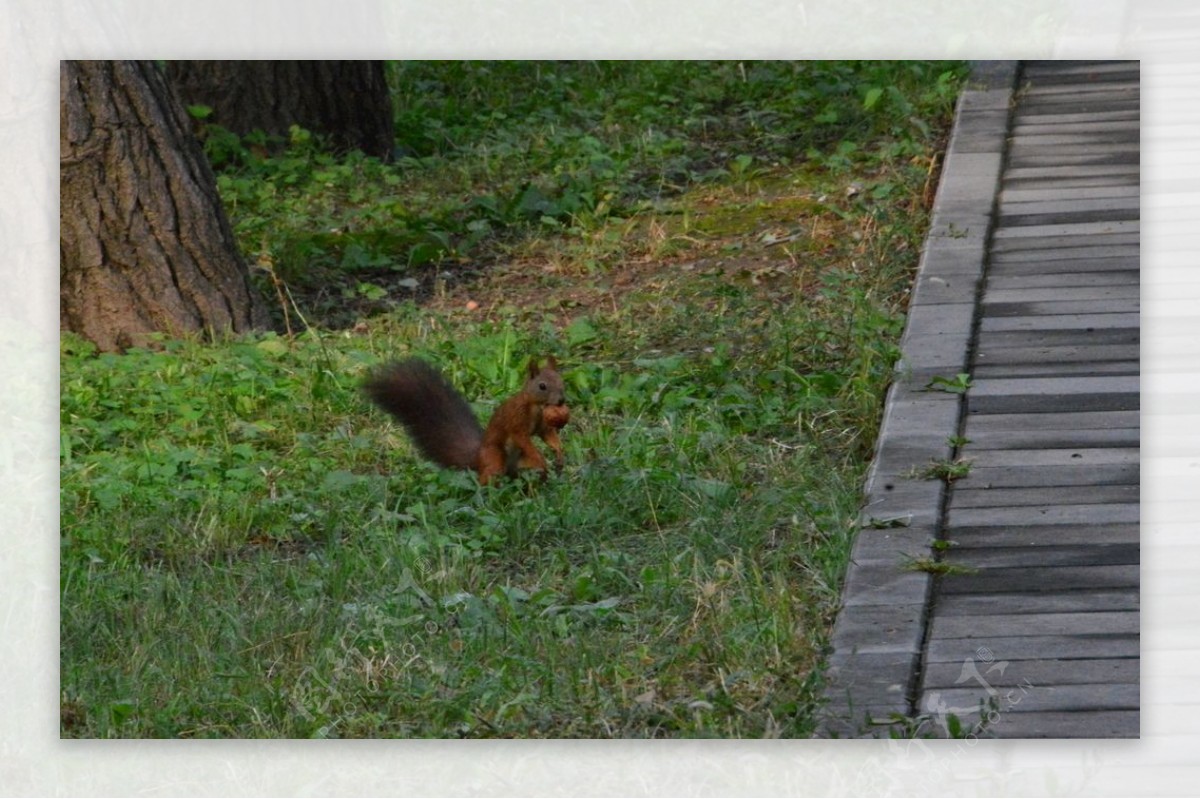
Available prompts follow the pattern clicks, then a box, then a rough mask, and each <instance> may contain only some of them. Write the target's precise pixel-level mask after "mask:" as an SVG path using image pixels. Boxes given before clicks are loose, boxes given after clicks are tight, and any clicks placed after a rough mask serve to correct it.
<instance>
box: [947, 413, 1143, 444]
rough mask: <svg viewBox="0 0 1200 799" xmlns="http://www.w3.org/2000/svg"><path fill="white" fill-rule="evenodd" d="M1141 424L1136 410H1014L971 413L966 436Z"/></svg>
mask: <svg viewBox="0 0 1200 799" xmlns="http://www.w3.org/2000/svg"><path fill="white" fill-rule="evenodd" d="M1140 423H1141V414H1140V413H1138V412H1137V411H1095V412H1093V413H1038V414H1028V413H1015V414H1003V413H997V414H991V415H988V416H972V417H969V418H968V420H967V428H966V430H967V437H968V438H970V437H971V436H972V435H980V434H983V433H985V432H1005V433H1007V432H1014V431H1021V430H1106V429H1110V428H1115V427H1133V428H1136V427H1138V426H1139V424H1140Z"/></svg>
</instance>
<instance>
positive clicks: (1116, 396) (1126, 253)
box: [918, 62, 1140, 737]
mask: <svg viewBox="0 0 1200 799" xmlns="http://www.w3.org/2000/svg"><path fill="white" fill-rule="evenodd" d="M1138 78H1139V74H1138V65H1137V63H1129V62H1123V63H1104V64H1094V63H1078V62H1045V63H1027V64H1025V65H1023V71H1022V74H1021V79H1020V81H1019V86H1026V87H1027V88H1023V89H1019V90H1018V94H1017V104H1016V108H1015V111H1014V115H1013V118H1012V125H1011V133H1010V136H1011V138H1010V141H1009V149H1008V157H1007V161H1006V164H1005V166H1004V170H1003V172H1002V173H1001V191H1000V197H999V206H998V216H997V222H996V226H995V228H994V229H993V233H992V241H991V245H990V248H989V255H990V257H989V263H988V265H987V268H986V272H985V284H984V291H983V294H982V300H981V302H982V307H981V313H980V316H979V321H978V332H977V338H976V341H975V346H974V348H973V351H972V359H971V366H970V373H971V375H972V379H973V383H974V385H973V387H972V388H971V390H970V391H968V392H967V396H966V418H965V423H964V425H963V436H964V437H965V438H966V439H968V443H966V444H964V445H963V446H962V447H961V449H960V451H959V453H958V454H959V456H960V457H963V458H966V459H969V460H970V461H971V471H970V474H969V476H968V477H966V478H965V479H962V480H959V481H956V482H955V483H953V484H952V486H951V488H950V491H949V504H948V509H949V510H948V514H947V518H946V526H945V533H944V535H945V538H946V540H948V541H949V542H951V544H952V547H951V548H950V549H949V550H948V551H947V552H946V555H945V561H946V562H947V563H948V564H951V565H953V566H958V567H964V568H966V569H971V570H974V573H964V574H949V575H946V576H943V577H941V578H940V579H939V580H938V581H936V582H935V585H934V597H933V602H932V610H931V614H930V618H929V624H928V632H927V639H926V646H925V655H924V665H923V670H922V674H921V682H920V698H919V702H918V708H919V709H920V710H921V711H923V712H932V713H934V714H935V715H936V714H937V713H938V712H940V711H942V710H944V709H945V708H956V709H962V708H964V707H969V706H972V705H978V703H979V701H980V699H988V698H989V697H990V698H992V699H993V700H994V702H993V710H992V711H991V712H990V713H989V715H990V716H991V717H992V718H993V720H994V721H995V723H994V724H993V725H992V730H991V731H992V732H993V733H994V734H995V735H996V736H999V737H1035V736H1054V737H1110V736H1121V737H1137V735H1138V730H1139V725H1138V713H1139V688H1138V675H1139V668H1138V667H1139V661H1138V649H1139V635H1138V633H1139V624H1138V621H1139V618H1138V607H1139V603H1138V555H1139V546H1138V510H1139V503H1138V497H1139V486H1138V445H1139V428H1138V405H1139V403H1138V373H1139V361H1138V340H1139V324H1138V323H1139V314H1138V285H1139V280H1138V235H1139V231H1138V225H1139V221H1138V220H1139V196H1138V190H1139V185H1138V184H1139V160H1140V147H1139V145H1140V142H1139V119H1138V113H1139V80H1138ZM960 715H962V716H963V717H964V719H965V718H966V717H967V716H970V715H971V712H970V711H967V712H964V713H960Z"/></svg>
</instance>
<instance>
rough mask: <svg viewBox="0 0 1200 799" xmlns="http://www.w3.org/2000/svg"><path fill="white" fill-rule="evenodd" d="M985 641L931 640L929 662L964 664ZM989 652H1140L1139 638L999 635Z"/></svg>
mask: <svg viewBox="0 0 1200 799" xmlns="http://www.w3.org/2000/svg"><path fill="white" fill-rule="evenodd" d="M984 644H985V642H980V641H973V640H966V639H959V638H933V639H930V641H929V646H928V647H927V650H926V657H925V660H926V662H927V663H962V662H963V660H964V659H967V658H971V657H977V656H978V652H979V648H980V647H981V646H984ZM986 650H987V651H988V653H990V656H991V657H992V658H993V659H995V660H1008V661H1014V660H1066V659H1079V660H1092V659H1095V658H1135V657H1138V656H1139V654H1140V652H1141V647H1140V643H1139V639H1138V636H1136V635H1034V636H1022V635H1011V636H996V637H994V638H990V639H988V640H987V641H986Z"/></svg>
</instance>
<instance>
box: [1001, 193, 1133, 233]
mask: <svg viewBox="0 0 1200 799" xmlns="http://www.w3.org/2000/svg"><path fill="white" fill-rule="evenodd" d="M1035 205H1036V206H1040V208H1034V207H1033V206H1035ZM1089 207H1091V210H1089ZM1140 217H1141V214H1140V212H1139V211H1138V205H1137V200H1136V198H1135V199H1134V200H1131V201H1129V202H1125V201H1124V200H1123V199H1120V198H1119V199H1116V200H1094V201H1090V202H1086V203H1085V202H1084V201H1082V200H1080V201H1077V202H1073V203H1062V202H1053V203H1044V204H1043V203H1022V204H1020V205H1002V206H1001V207H1000V213H999V217H998V219H999V224H1000V226H1001V227H1005V228H1013V227H1020V226H1023V225H1024V226H1029V227H1031V228H1032V227H1049V226H1058V225H1070V224H1076V223H1081V222H1104V221H1112V222H1116V221H1128V220H1134V219H1140Z"/></svg>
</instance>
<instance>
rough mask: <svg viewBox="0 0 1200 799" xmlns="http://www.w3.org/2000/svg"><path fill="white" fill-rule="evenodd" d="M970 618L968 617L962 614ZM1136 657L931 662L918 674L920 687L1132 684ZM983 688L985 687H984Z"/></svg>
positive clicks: (1137, 671) (1136, 669)
mask: <svg viewBox="0 0 1200 799" xmlns="http://www.w3.org/2000/svg"><path fill="white" fill-rule="evenodd" d="M963 618H964V619H969V618H970V617H969V616H967V617H963ZM1140 672H1141V668H1140V664H1139V663H1138V659H1137V658H1087V659H1079V660H1062V659H1056V660H1022V661H1018V662H1012V661H995V660H993V661H992V662H990V663H988V662H986V661H982V660H979V659H972V660H970V661H967V662H965V663H934V664H931V665H930V666H929V668H928V669H926V670H925V672H924V673H923V674H922V675H921V686H922V690H924V691H928V690H929V689H931V688H942V689H944V688H963V687H972V688H980V687H983V685H982V684H981V683H980V680H981V679H982V680H983V683H984V684H986V685H989V686H991V687H993V688H1007V687H1011V686H1014V685H1023V686H1035V685H1042V686H1047V685H1087V684H1094V685H1105V684H1134V683H1136V682H1138V678H1139V677H1140ZM984 690H985V691H986V688H985V689H984Z"/></svg>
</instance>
